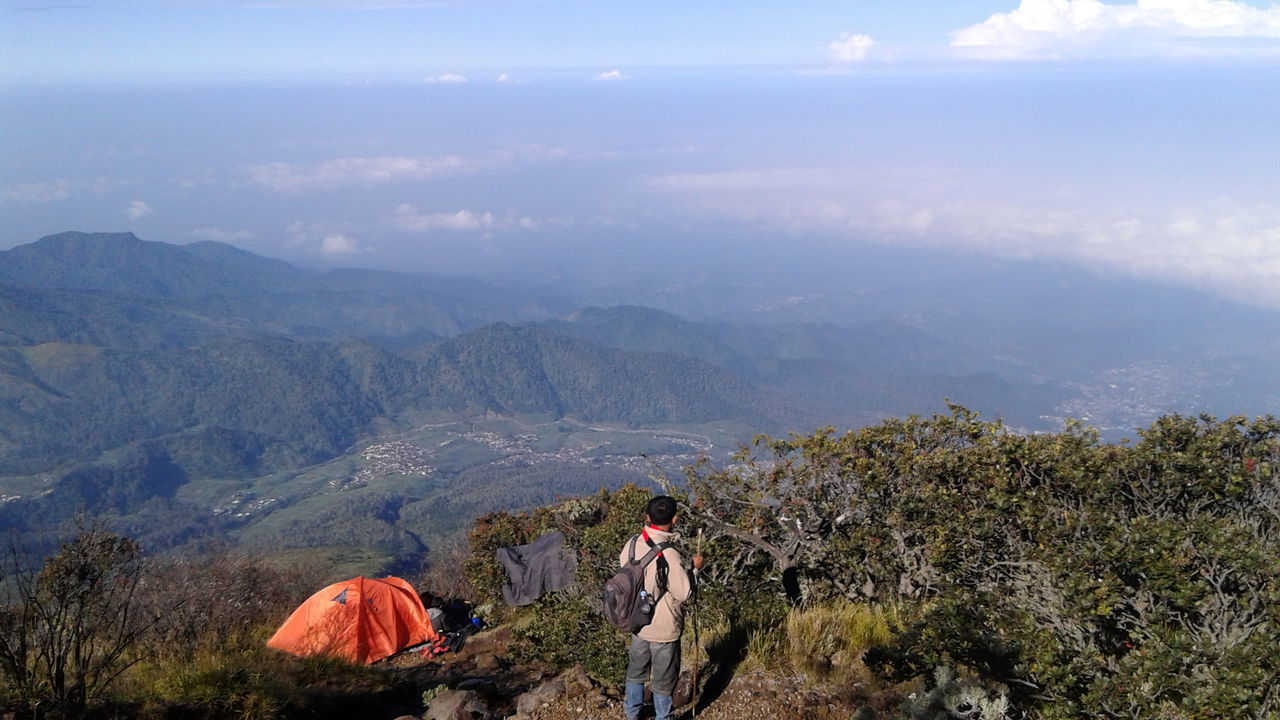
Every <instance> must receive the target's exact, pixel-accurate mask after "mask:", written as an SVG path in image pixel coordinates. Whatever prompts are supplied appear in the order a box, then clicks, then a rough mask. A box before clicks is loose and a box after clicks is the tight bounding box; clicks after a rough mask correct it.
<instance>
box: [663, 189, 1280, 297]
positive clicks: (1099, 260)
mask: <svg viewBox="0 0 1280 720" xmlns="http://www.w3.org/2000/svg"><path fill="white" fill-rule="evenodd" d="M648 185H649V187H650V188H651V189H653V190H655V191H658V192H660V193H663V194H666V195H668V196H670V197H672V198H675V199H676V200H677V202H681V203H683V204H685V205H687V206H688V207H689V208H690V209H692V210H693V211H694V212H695V213H700V214H703V215H710V216H712V217H716V218H730V219H735V220H739V221H742V222H747V223H751V224H753V225H757V226H770V227H774V228H777V229H779V230H781V231H788V232H793V233H797V234H804V235H825V236H829V237H835V238H843V239H848V240H857V241H876V242H883V243H886V244H904V245H915V246H927V247H948V248H958V249H969V250H975V251H979V252H984V253H989V254H992V255H998V256H1004V257H1015V258H1042V259H1056V260H1066V261H1070V262H1075V263H1079V264H1082V265H1086V266H1090V267H1099V268H1109V269H1112V270H1118V271H1122V272H1127V273H1130V274H1132V275H1134V276H1138V277H1143V278H1147V279H1155V280H1161V281H1170V282H1175V283H1180V284H1184V285H1191V286H1195V287H1200V288H1203V289H1207V290H1211V291H1214V292H1217V293H1219V294H1222V295H1226V296H1229V297H1234V298H1237V299H1240V300H1244V301H1247V302H1252V303H1256V304H1262V305H1268V306H1271V307H1280V205H1245V204H1241V203H1236V202H1232V201H1229V200H1217V201H1204V202H1201V203H1199V204H1194V205H1188V206H1186V207H1181V208H1178V209H1176V210H1171V209H1169V208H1167V207H1162V206H1154V205H1145V206H1144V205H1133V204H1125V203H1123V202H1122V201H1120V200H1113V201H1107V202H1103V201H1094V202H1091V203H1082V202H1080V201H1079V200H1078V198H1077V199H1075V200H1062V199H1058V198H1055V197H1050V196H1048V195H1042V196H1030V197H1029V198H1027V199H1025V200H1022V201H1017V202H1015V201H1007V200H991V199H989V198H988V197H987V196H984V195H979V194H978V191H976V190H975V189H974V188H980V187H985V186H986V185H987V183H984V182H981V181H980V180H979V179H977V178H972V177H964V176H959V175H952V174H948V173H920V174H912V173H906V174H901V175H895V174H894V173H890V172H875V171H871V170H869V169H864V168H856V169H830V168H818V169H806V168H780V169H771V170H755V171H745V172H721V173H692V174H680V175H667V176H661V177H656V178H652V179H651V180H650V181H649V183H648Z"/></svg>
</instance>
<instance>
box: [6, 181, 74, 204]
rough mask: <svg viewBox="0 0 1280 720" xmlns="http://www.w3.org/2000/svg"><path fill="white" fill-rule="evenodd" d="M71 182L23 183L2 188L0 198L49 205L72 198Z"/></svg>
mask: <svg viewBox="0 0 1280 720" xmlns="http://www.w3.org/2000/svg"><path fill="white" fill-rule="evenodd" d="M71 187H72V184H71V181H70V180H53V181H51V182H42V181H36V182H21V183H14V184H12V185H5V186H4V187H3V188H0V197H3V198H4V199H6V200H12V201H14V202H20V203H47V202H55V201H57V200H66V199H67V198H69V197H71Z"/></svg>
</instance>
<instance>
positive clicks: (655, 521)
mask: <svg viewBox="0 0 1280 720" xmlns="http://www.w3.org/2000/svg"><path fill="white" fill-rule="evenodd" d="M676 509H677V506H676V501H675V498H673V497H670V496H668V495H659V496H658V497H655V498H653V499H652V500H650V501H649V505H648V506H647V507H646V508H645V527H644V529H642V530H641V531H640V534H639V535H637V536H635V537H633V538H631V539H630V540H628V541H627V544H626V545H624V546H623V547H622V553H621V555H620V556H619V557H618V563H619V565H620V566H621V565H626V564H627V562H628V561H629V560H631V559H632V558H641V557H643V556H644V554H645V553H647V552H649V548H651V547H654V546H656V545H657V544H658V543H662V542H672V541H675V540H679V539H680V536H679V535H677V534H675V533H674V532H672V528H673V527H674V526H675V523H676ZM693 567H694V569H698V568H701V567H702V556H701V555H694V556H693ZM644 589H645V591H646V592H648V593H649V595H650V596H652V597H656V598H658V603H657V606H656V607H655V608H654V610H653V621H652V622H651V623H649V624H648V625H646V626H644V627H643V628H641V629H640V631H639V632H637V633H636V634H634V635H632V636H631V649H630V650H629V651H628V653H627V686H626V705H625V707H626V713H627V718H628V720H634V719H635V718H638V717H640V707H641V705H642V704H643V703H644V684H645V682H649V683H650V685H651V687H652V689H653V709H654V713H655V715H656V718H655V720H670V719H671V695H672V693H674V692H675V688H676V680H677V679H678V678H679V676H680V635H681V634H682V633H683V632H684V602H685V601H686V600H688V599H689V597H690V596H691V595H692V593H693V585H692V583H690V582H689V574H688V573H687V572H685V569H684V565H683V564H681V558H680V553H679V552H677V551H676V550H675V549H674V548H667V549H665V550H663V551H662V554H661V555H659V556H658V557H657V558H655V559H654V560H653V562H651V563H649V564H648V566H646V567H645V569H644Z"/></svg>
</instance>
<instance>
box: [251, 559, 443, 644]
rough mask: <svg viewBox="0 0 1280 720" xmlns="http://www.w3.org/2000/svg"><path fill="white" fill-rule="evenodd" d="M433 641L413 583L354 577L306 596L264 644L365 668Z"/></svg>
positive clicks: (390, 579) (391, 578)
mask: <svg viewBox="0 0 1280 720" xmlns="http://www.w3.org/2000/svg"><path fill="white" fill-rule="evenodd" d="M436 637H437V635H436V632H435V630H433V629H432V628H431V621H430V620H429V619H428V618H427V611H426V608H424V607H423V606H422V599H421V598H419V597H418V593H417V592H415V591H414V589H413V586H412V585H410V584H409V583H407V582H405V581H404V580H402V579H400V578H398V577H385V578H366V577H354V578H351V579H350V580H344V581H342V582H339V583H334V584H332V585H330V586H329V587H326V588H325V589H323V590H321V591H320V592H318V593H316V594H314V595H312V596H311V597H309V598H307V600H306V602H304V603H302V604H301V605H299V606H298V609H297V610H294V611H293V614H292V615H290V616H289V619H288V620H285V621H284V624H283V625H281V626H280V629H279V630H277V631H276V634H275V635H272V636H271V639H270V640H268V641H267V645H270V646H271V647H273V648H278V649H280V650H285V651H288V652H291V653H293V654H295V655H301V656H304V657H306V656H310V655H331V656H334V657H341V658H346V659H348V660H350V661H351V662H354V663H361V664H366V665H367V664H368V663H371V662H374V661H376V660H381V659H382V658H384V657H387V656H389V655H394V654H395V653H397V652H399V651H401V650H403V649H405V648H407V647H410V646H413V645H417V644H419V643H424V642H427V641H429V640H434V639H435V638H436Z"/></svg>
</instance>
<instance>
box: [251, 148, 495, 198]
mask: <svg viewBox="0 0 1280 720" xmlns="http://www.w3.org/2000/svg"><path fill="white" fill-rule="evenodd" d="M475 165H476V163H468V162H467V161H464V160H462V159H461V158H458V157H454V156H445V157H406V156H399V155H394V156H393V155H382V156H375V157H347V158H337V159H334V160H326V161H324V162H320V163H315V164H310V165H305V164H296V163H286V162H272V163H262V164H259V165H251V166H249V167H248V168H246V171H247V172H248V175H249V183H250V184H253V185H259V186H262V187H265V188H268V189H271V190H274V191H276V192H280V193H301V192H307V191H313V190H334V189H337V188H341V187H348V186H352V185H378V184H382V183H388V182H396V181H403V180H423V179H427V178H430V177H434V176H437V175H443V174H454V173H460V172H467V171H468V170H471V169H473V168H474V167H475Z"/></svg>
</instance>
